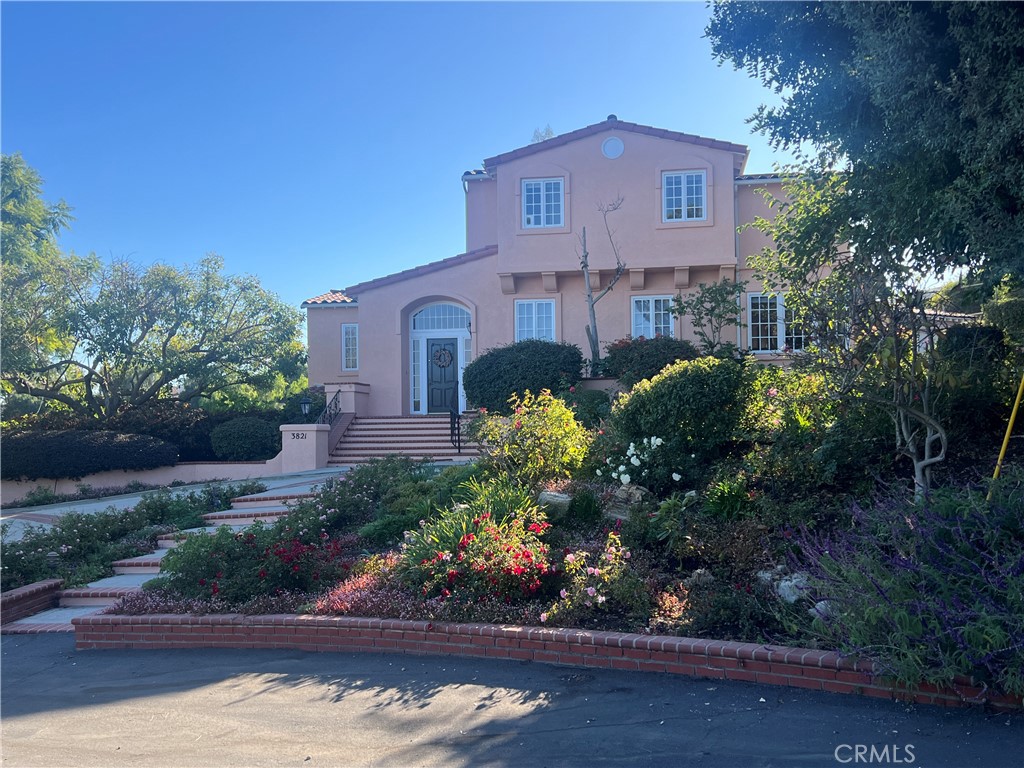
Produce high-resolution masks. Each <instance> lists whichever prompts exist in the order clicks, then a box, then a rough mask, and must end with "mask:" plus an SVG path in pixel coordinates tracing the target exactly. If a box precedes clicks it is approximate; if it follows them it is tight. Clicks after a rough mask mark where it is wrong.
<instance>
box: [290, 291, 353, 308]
mask: <svg viewBox="0 0 1024 768" xmlns="http://www.w3.org/2000/svg"><path fill="white" fill-rule="evenodd" d="M355 303H356V300H355V299H354V298H352V297H351V296H346V295H345V294H344V293H343V292H342V291H339V290H338V289H337V288H331V290H329V291H328V292H327V293H321V294H320V295H319V296H314V297H313V298H312V299H306V300H305V301H304V302H302V304H301V305H300V306H301V307H302V308H303V309H306V308H307V307H322V306H326V305H331V304H355Z"/></svg>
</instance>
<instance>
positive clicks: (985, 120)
mask: <svg viewBox="0 0 1024 768" xmlns="http://www.w3.org/2000/svg"><path fill="white" fill-rule="evenodd" d="M707 32H708V36H709V37H710V39H711V43H712V47H713V50H714V53H715V55H716V56H717V58H718V59H719V61H722V62H724V61H731V62H732V63H733V64H734V65H735V66H736V67H737V68H744V69H746V70H747V71H748V72H749V73H750V74H751V75H752V76H754V77H757V78H758V79H760V80H761V81H762V82H763V83H764V84H765V85H766V86H768V87H770V88H772V89H774V90H776V91H778V92H782V93H783V98H782V104H781V105H780V106H777V107H767V106H762V107H761V108H760V109H759V110H758V111H757V113H756V114H755V115H754V117H753V118H752V123H753V126H754V128H755V129H757V130H759V131H762V132H765V133H767V134H768V136H769V137H770V139H771V140H772V142H773V143H774V144H775V145H776V146H780V147H802V148H804V149H807V148H808V146H812V147H813V148H814V150H815V151H816V153H817V154H816V156H815V157H812V158H810V159H811V162H812V166H813V167H816V168H819V169H840V168H841V169H843V170H844V171H845V172H846V175H845V185H846V186H845V190H844V192H845V196H844V198H843V203H844V204H845V205H846V206H848V207H850V208H852V211H853V212H854V213H856V214H857V215H858V217H860V218H862V219H863V220H864V221H865V222H866V226H867V227H869V228H870V231H871V232H873V233H874V234H875V235H876V236H877V237H880V238H885V239H887V240H888V241H889V242H890V244H891V246H892V247H895V248H896V249H898V250H899V251H903V250H904V249H906V251H907V252H906V254H905V258H906V259H907V260H908V261H909V263H911V264H912V265H914V266H916V267H918V268H919V269H934V270H936V271H938V272H941V271H942V270H943V269H945V268H947V267H953V266H961V265H967V266H969V267H972V268H974V269H976V270H978V271H979V272H980V273H983V274H984V275H985V276H986V277H987V278H988V279H989V280H990V282H995V281H998V280H999V279H1000V278H1001V277H1002V275H1003V274H1004V273H1007V272H1011V273H1017V274H1020V273H1021V270H1022V269H1024V249H1022V248H1021V245H1022V243H1024V219H1022V217H1021V210H1022V205H1024V186H1022V185H1021V184H1020V179H1021V177H1022V175H1024V145H1022V144H1021V141H1020V137H1021V136H1022V135H1024V6H1021V5H1020V4H1017V3H979V2H964V3H941V2H934V3H910V2H894V3H819V2H800V3H770V2H759V3H748V2H721V3H717V4H715V6H714V8H713V14H712V19H711V22H710V24H709V26H708V30H707ZM824 191H828V189H827V187H825V188H824Z"/></svg>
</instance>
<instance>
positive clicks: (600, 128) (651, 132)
mask: <svg viewBox="0 0 1024 768" xmlns="http://www.w3.org/2000/svg"><path fill="white" fill-rule="evenodd" d="M613 130H614V131H628V132H630V133H639V134H642V135H644V136H653V137H655V138H658V139H668V140H669V141H681V142H685V143H688V144H696V145H698V146H701V147H710V148H711V149H720V150H722V151H725V152H733V153H735V154H737V155H742V156H743V158H744V159H745V158H746V157H747V155H748V154H749V152H750V150H749V149H748V148H747V147H745V146H744V145H743V144H733V143H732V142H729V141H719V140H718V139H708V138H705V137H704V136H697V135H695V134H692V133H679V132H678V131H668V130H665V129H664V128H654V127H652V126H650V125H640V124H639V123H627V122H625V121H624V120H619V119H618V118H617V117H616V116H615V115H608V119H607V120H605V121H603V122H600V123H594V124H593V125H588V126H587V127H586V128H580V129H578V130H575V131H569V133H563V134H562V135H560V136H555V137H554V138H551V139H548V140H546V141H538V142H537V143H536V144H528V145H527V146H525V147H520V148H519V149H513V150H511V151H510V152H503V153H502V154H500V155H495V156H494V157H488V158H487V159H485V160H484V170H485V171H486V172H488V173H490V172H492V171H493V170H494V169H495V168H496V167H497V166H499V165H501V164H502V163H507V162H509V161H510V160H518V159H519V158H521V157H529V156H530V155H534V154H536V153H538V152H544V151H546V150H549V149H555V148H556V147H561V146H564V145H565V144H569V143H571V142H574V141H579V140H580V139H584V138H586V137H588V136H593V135H594V134H597V133H602V132H604V131H613Z"/></svg>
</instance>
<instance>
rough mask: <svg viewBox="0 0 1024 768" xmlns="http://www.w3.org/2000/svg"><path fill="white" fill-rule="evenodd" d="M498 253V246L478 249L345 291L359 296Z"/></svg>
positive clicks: (359, 284)
mask: <svg viewBox="0 0 1024 768" xmlns="http://www.w3.org/2000/svg"><path fill="white" fill-rule="evenodd" d="M497 252H498V246H496V245H487V246H484V247H483V248H477V249H476V250H475V251H469V252H468V253H460V254H459V255H458V256H450V257H449V258H447V259H441V260H440V261H432V262H430V263H429V264H423V265H421V266H418V267H413V268H412V269H404V270H402V271H401V272H395V273H394V274H391V275H385V276H384V277H378V278H376V279H374V280H367V281H366V282H363V283H356V284H355V285H350V286H349V287H348V288H346V289H345V291H346V293H350V294H358V293H361V292H363V291H365V290H368V289H370V288H380V287H382V286H385V285H391V284H392V283H400V282H402V281H403V280H409V279H410V278H413V277H419V276H420V275H428V274H430V273H431V272H437V271H439V270H442V269H448V268H449V267H455V266H458V265H459V264H465V263H466V262H469V261H476V260H477V259H482V258H484V257H485V256H493V255H494V254H496V253H497Z"/></svg>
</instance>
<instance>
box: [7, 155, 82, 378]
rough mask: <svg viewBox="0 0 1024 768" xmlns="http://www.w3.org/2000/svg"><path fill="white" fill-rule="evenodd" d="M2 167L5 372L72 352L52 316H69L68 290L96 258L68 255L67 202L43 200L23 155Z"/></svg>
mask: <svg viewBox="0 0 1024 768" xmlns="http://www.w3.org/2000/svg"><path fill="white" fill-rule="evenodd" d="M0 164H2V182H0V185H2V197H3V216H2V224H0V226H2V235H0V253H2V256H0V333H2V336H0V340H2V344H3V366H4V370H7V369H8V368H22V369H24V368H32V367H41V366H45V365H46V364H47V363H48V362H49V359H50V356H51V355H54V354H60V353H67V352H68V351H69V350H70V349H71V346H72V342H71V339H70V338H69V337H68V335H67V333H66V329H63V328H60V327H58V326H55V325H54V324H53V323H52V322H51V320H50V317H51V314H52V313H54V312H62V311H65V310H67V308H68V307H69V305H70V302H71V297H70V295H69V294H68V293H67V292H66V291H65V290H64V287H65V286H66V285H68V284H73V283H78V282H81V281H82V280H85V279H88V278H89V276H90V275H91V274H92V273H93V271H94V270H95V269H96V267H97V263H96V260H95V259H93V258H81V257H78V256H74V255H64V254H62V253H61V252H60V249H59V248H58V246H57V237H58V235H59V234H60V232H61V230H63V229H65V228H66V227H67V226H68V223H69V222H70V221H71V209H70V208H69V207H68V205H67V204H66V203H65V202H64V201H60V202H58V203H54V204H49V203H47V202H45V201H44V200H43V198H42V184H43V182H42V179H40V178H39V174H38V173H36V171H34V170H33V169H32V168H30V167H29V166H28V164H27V163H26V162H25V160H24V158H22V156H21V155H20V154H14V155H4V156H2V158H0Z"/></svg>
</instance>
